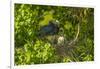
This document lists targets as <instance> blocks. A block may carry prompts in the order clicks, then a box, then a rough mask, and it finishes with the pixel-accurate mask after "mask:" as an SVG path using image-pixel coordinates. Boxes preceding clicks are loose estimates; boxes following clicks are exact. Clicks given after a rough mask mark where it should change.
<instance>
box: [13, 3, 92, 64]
mask: <svg viewBox="0 0 100 69" xmlns="http://www.w3.org/2000/svg"><path fill="white" fill-rule="evenodd" d="M93 13H94V9H93V8H80V7H62V6H44V5H42V6H41V5H32V4H15V8H14V15H15V16H14V17H15V18H14V22H15V23H14V29H15V30H14V36H15V53H14V55H15V65H25V64H45V63H59V62H77V61H93V60H94V14H93ZM50 20H58V21H59V27H60V29H62V30H63V32H61V31H59V33H58V34H57V35H55V36H57V37H58V36H60V35H63V36H64V38H65V45H64V46H66V48H64V49H65V51H64V50H63V49H62V50H61V51H60V52H63V51H64V53H66V54H67V55H66V56H61V55H59V54H57V52H56V47H55V46H59V45H57V44H56V45H54V44H53V43H52V41H55V40H52V39H47V37H48V38H51V37H52V38H53V37H54V36H53V35H52V36H51V37H50V36H45V37H39V36H38V32H39V30H40V28H41V27H42V26H45V25H47V24H48V23H49V21H50ZM78 24H79V26H80V31H79V35H78V37H77V39H76V41H75V43H74V44H72V45H71V46H72V47H68V45H67V44H66V43H70V42H71V41H73V39H74V38H75V37H76V34H77V27H78ZM56 40H57V39H56Z"/></svg>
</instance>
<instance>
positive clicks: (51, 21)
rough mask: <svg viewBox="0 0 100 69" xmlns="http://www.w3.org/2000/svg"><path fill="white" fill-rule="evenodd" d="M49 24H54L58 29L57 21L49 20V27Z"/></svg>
mask: <svg viewBox="0 0 100 69" xmlns="http://www.w3.org/2000/svg"><path fill="white" fill-rule="evenodd" d="M51 24H55V25H56V26H58V27H59V21H58V20H50V21H49V25H51Z"/></svg>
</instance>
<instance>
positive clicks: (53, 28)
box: [39, 20, 59, 37]
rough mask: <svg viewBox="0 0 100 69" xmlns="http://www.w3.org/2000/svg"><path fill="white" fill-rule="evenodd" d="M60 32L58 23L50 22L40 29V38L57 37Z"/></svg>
mask: <svg viewBox="0 0 100 69" xmlns="http://www.w3.org/2000/svg"><path fill="white" fill-rule="evenodd" d="M58 32H59V25H58V24H57V22H56V21H52V20H51V21H49V23H48V25H45V26H43V27H41V28H40V31H39V36H42V37H44V36H47V35H56V34H58Z"/></svg>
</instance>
